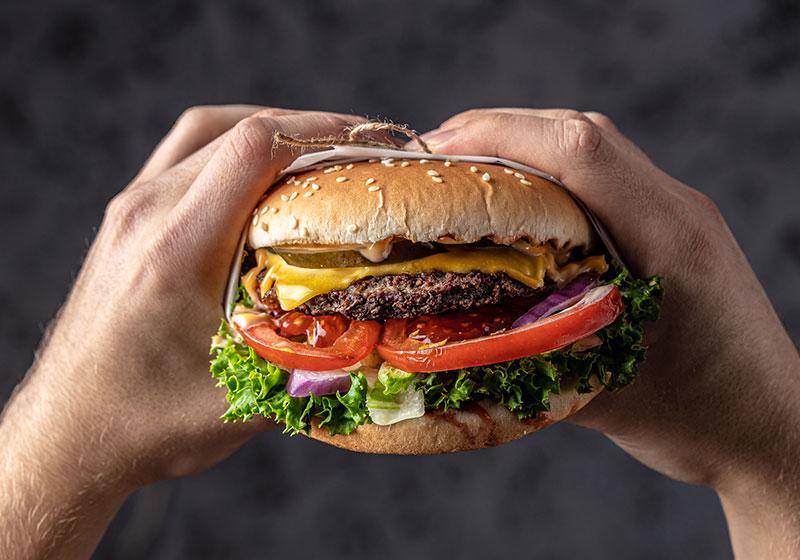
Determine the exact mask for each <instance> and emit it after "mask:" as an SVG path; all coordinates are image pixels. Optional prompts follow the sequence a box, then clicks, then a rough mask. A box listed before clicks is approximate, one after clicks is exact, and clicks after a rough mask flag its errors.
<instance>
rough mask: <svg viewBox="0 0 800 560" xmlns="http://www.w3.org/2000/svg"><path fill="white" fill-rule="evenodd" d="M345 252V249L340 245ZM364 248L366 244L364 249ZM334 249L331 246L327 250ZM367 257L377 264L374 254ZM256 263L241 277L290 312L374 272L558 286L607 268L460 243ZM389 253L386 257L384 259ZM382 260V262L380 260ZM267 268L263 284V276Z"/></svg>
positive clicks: (262, 255) (596, 260) (594, 261)
mask: <svg viewBox="0 0 800 560" xmlns="http://www.w3.org/2000/svg"><path fill="white" fill-rule="evenodd" d="M376 245H378V246H379V248H378V249H376V250H375V251H376V252H375V254H370V256H372V257H373V258H374V257H375V256H377V255H379V254H383V253H386V255H388V253H389V252H390V248H391V245H390V244H387V245H388V246H389V250H387V249H386V247H381V246H380V245H379V244H373V245H372V246H370V248H367V250H369V251H372V250H373V249H372V247H375V246H376ZM337 249H339V250H342V249H343V248H337ZM363 249H364V248H363V247H362V250H363ZM328 250H330V249H328ZM362 255H363V256H364V257H365V258H367V259H368V260H370V261H373V262H375V261H374V260H373V259H372V258H370V256H368V255H364V253H362ZM255 258H256V266H255V267H253V268H252V269H251V270H249V271H248V272H247V273H246V274H245V275H244V276H242V285H243V286H244V287H245V289H246V290H247V293H248V294H249V295H250V297H251V298H252V299H253V301H260V299H261V297H260V296H261V295H263V294H266V293H267V292H268V291H269V290H271V289H273V288H274V289H275V295H276V296H277V299H278V303H280V306H281V307H282V308H283V309H285V310H287V311H288V310H290V309H294V308H296V307H297V306H299V305H302V304H303V303H305V302H306V301H308V300H310V299H312V298H314V297H316V296H318V295H321V294H325V293H328V292H332V291H334V290H344V289H346V288H347V287H348V286H350V284H352V283H353V282H355V281H357V280H361V279H362V278H367V277H369V276H388V275H391V274H410V275H413V274H421V273H423V272H431V271H442V272H455V273H462V274H463V273H467V272H472V271H480V272H484V273H486V274H493V273H498V272H503V273H505V274H507V275H508V276H509V277H511V278H513V279H514V280H516V281H518V282H521V283H522V284H525V285H526V286H530V287H531V288H540V287H542V285H544V279H545V275H547V277H548V278H550V279H551V280H553V281H554V282H556V283H558V284H563V283H566V282H568V281H569V280H571V279H572V278H574V277H575V276H577V275H578V274H582V273H583V272H588V271H592V270H594V271H597V272H600V273H603V272H605V271H606V270H607V269H608V265H607V264H606V261H605V258H604V257H603V256H595V257H589V258H587V259H584V260H582V261H580V262H577V263H571V264H567V265H564V266H559V265H558V264H557V262H556V255H555V252H554V251H553V250H552V249H548V248H546V247H528V248H527V250H525V247H521V246H520V247H515V248H511V247H502V246H497V247H458V246H454V245H451V246H450V247H448V250H447V251H446V252H443V253H436V254H434V255H429V256H426V257H422V258H419V259H413V260H408V261H402V262H395V263H389V264H375V265H372V266H355V267H342V268H314V269H311V268H301V267H297V266H292V265H290V264H288V263H287V262H286V261H285V260H284V259H283V258H282V257H280V256H279V255H276V254H275V253H270V252H269V251H268V250H267V249H263V248H262V249H258V250H256V252H255ZM385 258H386V257H385V256H384V257H383V259H381V261H382V260H385ZM381 261H379V262H381ZM262 271H266V274H265V275H264V278H263V280H262V281H261V283H260V285H258V278H257V277H258V276H259V274H261V272H262Z"/></svg>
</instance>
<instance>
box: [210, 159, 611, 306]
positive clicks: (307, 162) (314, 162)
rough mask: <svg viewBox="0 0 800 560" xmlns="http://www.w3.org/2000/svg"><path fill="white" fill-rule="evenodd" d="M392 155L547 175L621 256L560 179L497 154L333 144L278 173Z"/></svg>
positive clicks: (230, 293) (235, 276) (233, 282)
mask: <svg viewBox="0 0 800 560" xmlns="http://www.w3.org/2000/svg"><path fill="white" fill-rule="evenodd" d="M388 157H393V158H396V159H403V158H404V159H428V160H448V159H449V160H450V161H464V162H475V163H493V164H498V165H503V166H505V167H509V168H511V169H517V170H518V171H524V172H525V173H529V174H531V175H536V176H538V177H541V178H543V179H547V180H548V181H550V182H551V183H555V184H556V185H559V186H560V187H562V188H563V189H564V190H566V191H567V192H568V193H569V194H570V195H571V196H572V198H573V199H575V202H577V203H578V205H579V206H580V207H581V208H582V209H583V211H584V212H585V213H586V215H587V216H588V217H589V221H590V222H591V224H592V226H593V227H594V229H595V231H597V235H598V237H600V240H601V241H602V242H603V245H604V246H605V248H606V249H607V250H608V253H609V255H611V258H612V259H614V260H616V261H618V262H620V263H622V259H621V258H620V256H619V251H617V249H616V247H614V244H613V242H612V241H611V237H610V236H609V234H608V232H607V231H606V230H605V228H603V225H602V224H601V223H600V221H599V220H598V219H597V218H596V217H595V216H594V214H592V212H591V211H590V210H589V209H588V208H587V207H586V205H585V204H583V202H582V201H581V200H580V199H579V198H578V197H577V196H575V195H574V194H573V193H571V192H570V190H569V189H568V188H567V187H566V185H564V184H563V183H561V181H559V180H558V179H556V178H555V177H553V176H552V175H549V174H547V173H544V172H543V171H540V170H539V169H534V168H533V167H528V166H527V165H523V164H521V163H517V162H516V161H511V160H508V159H503V158H497V157H487V156H459V155H451V154H426V153H424V152H408V151H405V150H392V149H388V148H387V149H384V148H371V147H362V146H334V147H332V148H330V149H326V150H323V151H320V152H313V153H309V154H304V155H302V156H300V157H298V158H297V159H296V160H294V162H293V163H292V164H291V165H290V166H289V167H287V168H286V169H284V170H283V172H282V173H281V175H280V177H278V179H279V180H280V178H281V177H285V176H287V175H293V174H295V173H298V172H301V171H306V170H310V169H315V168H318V167H328V166H330V165H331V164H337V163H349V162H353V161H364V160H367V159H374V158H388ZM246 238H247V227H245V230H244V232H242V239H241V241H240V243H239V251H238V252H237V253H236V257H235V258H234V261H233V266H232V267H231V274H230V277H229V279H228V286H227V290H226V292H225V301H224V302H223V306H224V309H225V317H226V318H227V319H228V320H230V318H231V317H230V314H231V306H232V304H233V300H234V298H235V296H236V288H237V287H238V285H239V276H240V272H241V270H240V269H241V263H242V259H241V255H242V251H243V250H244V244H245V240H246Z"/></svg>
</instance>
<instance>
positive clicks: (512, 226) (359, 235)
mask: <svg viewBox="0 0 800 560" xmlns="http://www.w3.org/2000/svg"><path fill="white" fill-rule="evenodd" d="M445 237H448V238H452V239H454V240H456V241H457V242H462V243H472V242H476V241H478V240H480V239H483V238H487V239H490V240H492V241H494V242H496V243H501V244H510V243H513V242H514V241H517V240H520V239H523V240H525V241H528V242H530V243H532V244H535V245H538V244H542V243H545V242H548V241H549V242H552V243H554V244H555V246H557V247H564V248H572V247H585V248H589V247H590V246H591V245H592V243H593V241H594V232H593V230H592V227H591V225H590V223H589V221H588V219H587V218H586V216H585V214H584V213H583V211H582V210H581V209H580V207H579V206H578V205H577V204H576V203H575V201H574V200H573V199H572V198H571V197H570V196H569V194H567V193H566V192H565V191H564V190H563V189H562V188H561V187H559V186H557V185H555V184H553V183H551V182H549V181H547V180H545V179H542V178H540V177H537V176H534V175H530V174H527V173H522V172H519V171H517V170H513V169H509V168H505V167H503V166H501V165H493V164H485V163H472V162H464V161H456V160H452V161H442V160H426V159H408V160H404V159H390V160H381V161H378V160H369V161H359V162H353V163H349V164H337V165H335V166H325V167H320V168H317V169H314V170H310V171H304V172H302V173H299V174H297V175H295V176H291V177H286V178H284V179H281V180H280V181H279V182H277V183H276V184H275V185H273V186H272V187H270V189H269V190H268V192H267V194H266V196H265V197H264V199H263V200H262V201H261V203H260V204H259V206H258V208H256V210H255V211H254V215H253V217H252V222H251V224H250V227H249V231H248V243H249V245H250V246H251V247H253V248H260V247H268V246H286V245H295V246H296V245H325V246H342V245H352V244H359V245H367V244H370V243H376V242H378V241H383V240H385V239H389V238H403V239H408V240H410V241H413V242H433V241H437V240H439V239H441V238H445Z"/></svg>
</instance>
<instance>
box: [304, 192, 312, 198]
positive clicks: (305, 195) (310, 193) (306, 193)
mask: <svg viewBox="0 0 800 560" xmlns="http://www.w3.org/2000/svg"><path fill="white" fill-rule="evenodd" d="M313 194H314V191H306V192H305V194H304V195H303V198H310V197H311V195H313Z"/></svg>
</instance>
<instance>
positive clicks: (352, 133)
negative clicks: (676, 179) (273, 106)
mask: <svg viewBox="0 0 800 560" xmlns="http://www.w3.org/2000/svg"><path fill="white" fill-rule="evenodd" d="M368 132H396V133H398V134H403V135H404V136H407V137H408V138H410V139H411V140H413V141H415V142H416V143H417V144H419V145H420V147H421V148H422V149H423V150H424V151H425V153H428V154H430V153H432V152H431V150H430V148H428V145H427V144H426V143H425V140H423V139H422V138H421V137H420V135H419V134H417V133H416V132H414V131H413V130H411V129H410V128H408V127H407V126H404V125H401V124H394V123H387V122H380V121H372V122H366V123H363V124H359V125H356V126H354V127H352V128H350V129H348V130H347V135H346V136H323V137H319V138H297V137H295V136H289V135H288V134H284V133H283V132H276V133H275V136H274V137H273V140H274V142H275V144H284V145H286V146H297V147H300V148H311V147H325V148H329V147H333V146H367V147H372V148H389V149H392V150H397V149H401V148H398V147H397V146H395V145H394V144H392V143H390V142H381V141H379V140H372V139H370V138H367V137H366V136H364V135H365V133H368Z"/></svg>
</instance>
